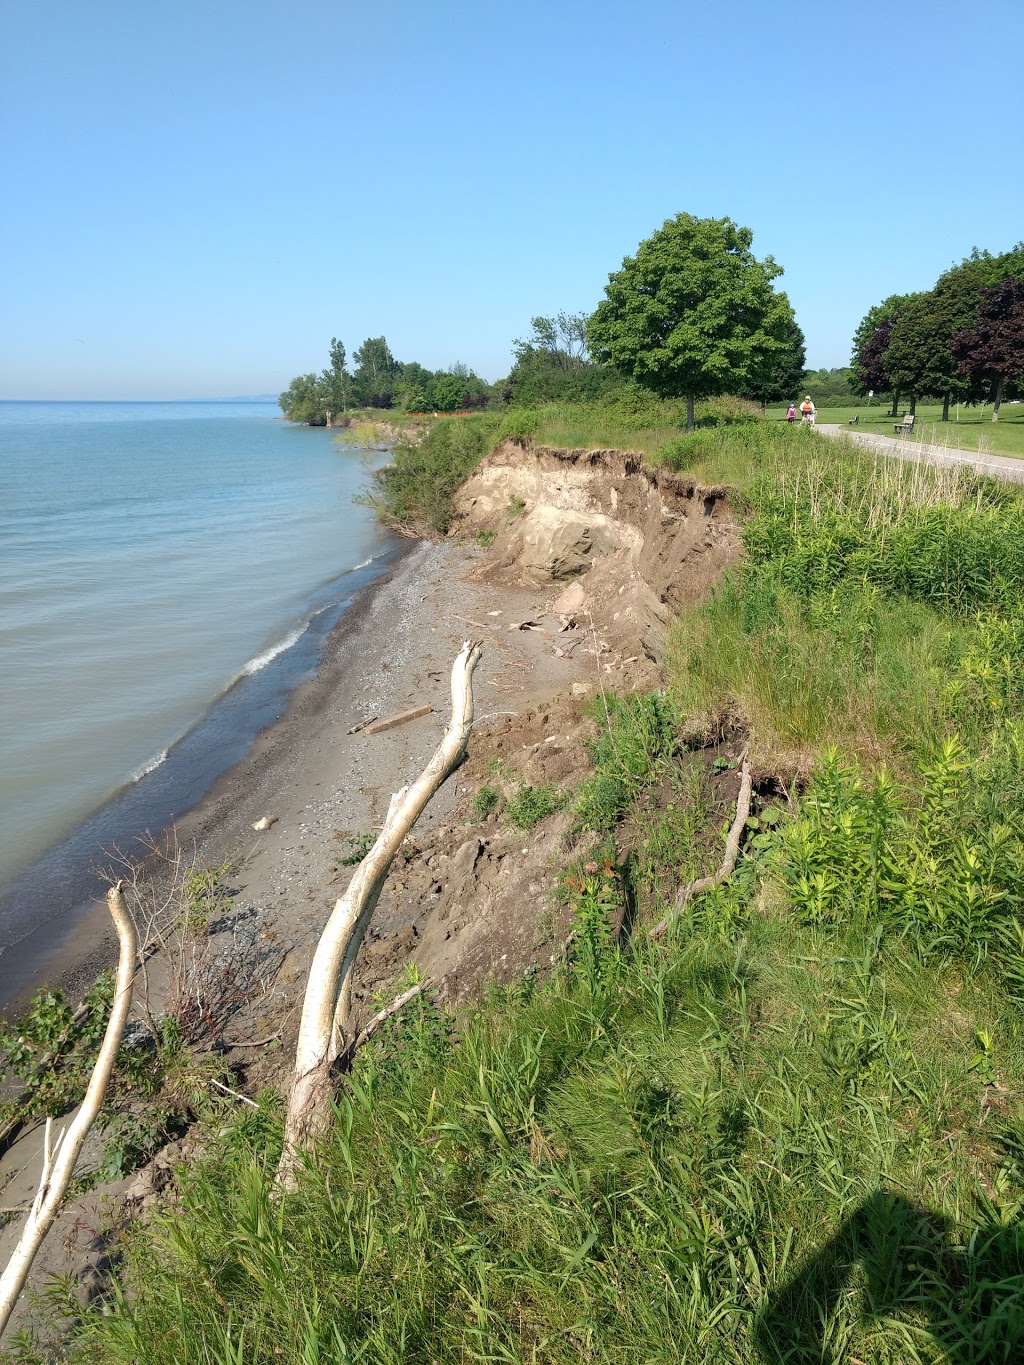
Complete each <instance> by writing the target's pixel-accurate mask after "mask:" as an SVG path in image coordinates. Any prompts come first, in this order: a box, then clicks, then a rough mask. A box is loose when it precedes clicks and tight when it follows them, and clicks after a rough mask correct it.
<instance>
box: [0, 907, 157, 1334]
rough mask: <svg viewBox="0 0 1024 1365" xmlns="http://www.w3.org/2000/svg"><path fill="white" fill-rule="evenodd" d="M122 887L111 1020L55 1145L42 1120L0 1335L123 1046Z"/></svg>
mask: <svg viewBox="0 0 1024 1365" xmlns="http://www.w3.org/2000/svg"><path fill="white" fill-rule="evenodd" d="M121 886H122V883H121V882H117V883H116V884H115V885H114V886H112V887H111V888H110V890H109V891H108V892H107V906H108V908H109V910H110V914H111V917H112V918H113V921H114V925H115V927H116V928H117V937H118V942H119V944H120V953H119V956H118V961H117V981H116V983H115V985H114V1000H113V1003H112V1005H111V1007H110V1018H109V1019H108V1020H107V1027H106V1031H105V1032H104V1034H103V1042H102V1043H101V1044H100V1051H99V1056H98V1057H97V1058H96V1065H95V1066H94V1067H93V1071H92V1075H91V1076H90V1078H89V1086H88V1089H87V1090H86V1092H85V1099H84V1100H83V1101H82V1104H81V1108H80V1109H79V1111H78V1113H77V1114H76V1116H75V1118H74V1119H73V1120H72V1122H71V1124H70V1126H69V1127H68V1128H67V1129H66V1130H65V1131H63V1132H62V1133H61V1134H60V1136H59V1137H58V1138H57V1143H56V1146H51V1144H50V1133H51V1129H52V1124H53V1120H52V1119H49V1118H48V1119H47V1120H46V1139H45V1147H44V1150H43V1172H42V1175H41V1176H40V1179H39V1189H38V1190H37V1192H36V1197H35V1199H34V1200H33V1201H32V1207H31V1209H30V1210H29V1214H28V1221H27V1222H26V1223H25V1227H24V1228H23V1229H22V1233H21V1236H20V1238H19V1239H18V1245H17V1246H16V1247H15V1248H14V1251H13V1252H12V1254H11V1259H10V1260H9V1261H8V1262H7V1268H6V1270H5V1271H4V1273H3V1275H2V1276H0V1332H3V1330H4V1328H5V1327H6V1326H7V1323H8V1321H9V1320H10V1316H11V1313H12V1311H13V1310H14V1305H15V1304H16V1303H17V1301H18V1296H19V1295H20V1293H21V1291H22V1289H23V1288H24V1287H25V1281H26V1279H28V1272H29V1271H30V1270H31V1269H32V1262H33V1261H34V1260H35V1258H36V1253H37V1252H38V1251H39V1248H40V1247H41V1246H42V1244H43V1238H44V1237H45V1236H46V1234H47V1233H48V1232H49V1230H50V1228H51V1227H52V1226H53V1220H54V1219H55V1218H56V1216H57V1210H58V1209H59V1208H60V1202H61V1200H62V1199H63V1198H64V1191H65V1190H66V1189H67V1187H68V1184H69V1182H70V1180H71V1176H72V1173H73V1172H74V1169H75V1162H76V1161H77V1160H78V1154H79V1152H80V1151H81V1150H82V1144H83V1143H84V1142H85V1139H86V1138H87V1137H88V1136H89V1130H90V1128H92V1125H93V1124H94V1123H95V1122H96V1116H97V1115H98V1114H99V1112H100V1106H101V1105H102V1104H103V1096H104V1095H105V1094H106V1091H107V1084H108V1082H109V1080H110V1075H111V1072H112V1071H113V1069H114V1062H115V1060H116V1058H117V1049H118V1048H119V1047H120V1046H121V1035H122V1034H123V1033H124V1026H125V1022H126V1021H127V1019H128V1010H129V1007H130V1006H131V1003H132V982H133V981H134V979H135V960H136V957H137V955H138V939H137V937H136V933H135V925H134V924H133V923H132V919H131V916H130V915H129V913H128V907H127V906H126V905H125V903H124V895H123V893H122V891H121Z"/></svg>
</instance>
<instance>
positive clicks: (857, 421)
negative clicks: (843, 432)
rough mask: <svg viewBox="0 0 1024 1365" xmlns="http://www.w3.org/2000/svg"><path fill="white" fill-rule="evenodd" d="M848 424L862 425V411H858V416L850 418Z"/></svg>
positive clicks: (853, 425)
mask: <svg viewBox="0 0 1024 1365" xmlns="http://www.w3.org/2000/svg"><path fill="white" fill-rule="evenodd" d="M846 425H847V426H848V427H859V426H860V413H859V412H858V414H857V416H856V417H851V418H849V420H848V421H847V423H846Z"/></svg>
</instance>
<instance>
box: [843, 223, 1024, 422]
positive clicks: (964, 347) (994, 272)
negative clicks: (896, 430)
mask: <svg viewBox="0 0 1024 1365" xmlns="http://www.w3.org/2000/svg"><path fill="white" fill-rule="evenodd" d="M852 366H853V385H854V390H855V392H857V393H860V394H866V393H869V392H871V391H874V393H875V394H876V395H880V394H885V395H888V396H890V397H891V398H892V404H893V413H894V414H895V412H896V410H897V405H898V404H899V402H900V400H901V399H902V400H903V401H904V402H905V403H906V404H907V405H908V407H909V410H910V411H911V412H913V411H914V407H915V404H916V402H917V399H919V398H932V399H938V400H941V402H942V420H943V421H948V419H949V405H950V402H959V403H988V402H990V403H992V404H993V414H992V420H993V421H995V420H996V419H997V418H998V416H999V405H1000V403H1001V401H1002V400H1003V399H1004V398H1012V397H1015V396H1016V395H1017V393H1018V392H1019V391H1020V387H1021V382H1022V381H1024V242H1022V243H1018V245H1017V246H1015V247H1014V248H1013V249H1012V250H1010V251H1007V252H1004V253H1003V254H1002V255H1001V256H993V255H992V254H991V253H990V252H988V251H978V250H977V248H975V250H974V251H972V253H971V254H970V256H968V257H967V258H966V259H965V260H963V261H961V262H960V264H959V265H955V266H953V267H952V268H951V269H949V270H947V271H946V272H945V273H944V274H943V275H940V276H939V278H938V280H937V281H936V283H935V285H934V287H933V288H931V289H926V290H923V291H921V292H920V293H917V294H891V295H890V296H889V297H888V298H887V299H883V300H882V302H881V303H878V304H876V305H875V306H874V308H871V309H869V311H868V313H867V314H866V316H865V317H864V319H863V321H862V322H861V324H860V326H859V327H858V328H857V331H856V333H855V334H854V338H853V359H852Z"/></svg>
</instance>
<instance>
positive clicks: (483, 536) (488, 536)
mask: <svg viewBox="0 0 1024 1365" xmlns="http://www.w3.org/2000/svg"><path fill="white" fill-rule="evenodd" d="M497 534H498V533H497V531H477V533H476V535H475V536H474V537H473V539H474V540H475V541H476V543H477V544H478V545H479V546H480V548H481V550H489V549H490V548H491V546H492V545H493V544H494V537H495V536H496V535H497Z"/></svg>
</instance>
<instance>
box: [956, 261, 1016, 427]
mask: <svg viewBox="0 0 1024 1365" xmlns="http://www.w3.org/2000/svg"><path fill="white" fill-rule="evenodd" d="M950 351H951V352H952V354H953V357H954V359H956V360H957V361H959V364H960V370H961V373H963V374H966V375H970V377H971V378H972V379H973V380H987V381H988V382H990V383H991V385H992V403H993V407H992V420H993V422H998V421H999V406H1000V404H1001V403H1002V401H1003V390H1004V388H1005V387H1006V384H1007V382H1008V381H1012V380H1015V379H1021V378H1024V280H1016V279H1013V278H1011V277H1009V276H1007V278H1006V279H1005V280H1001V281H1000V283H999V284H997V285H995V287H994V288H992V289H983V290H982V291H981V306H980V307H979V309H978V321H977V324H976V325H975V327H974V328H973V329H972V330H971V331H969V332H958V333H957V335H956V336H955V337H954V338H953V341H952V344H951V346H950Z"/></svg>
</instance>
